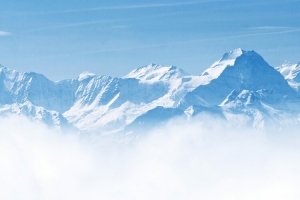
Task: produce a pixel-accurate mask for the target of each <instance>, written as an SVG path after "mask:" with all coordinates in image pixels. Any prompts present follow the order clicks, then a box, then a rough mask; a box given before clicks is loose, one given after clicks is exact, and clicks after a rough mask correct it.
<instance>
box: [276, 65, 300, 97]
mask: <svg viewBox="0 0 300 200" xmlns="http://www.w3.org/2000/svg"><path fill="white" fill-rule="evenodd" d="M275 69H276V70H278V71H279V72H280V73H281V74H282V76H283V77H284V78H285V79H286V80H287V82H288V84H289V85H290V86H291V87H292V88H293V89H294V90H295V91H296V92H298V93H300V62H298V63H297V64H291V63H289V62H285V63H283V65H281V66H279V67H276V68H275Z"/></svg>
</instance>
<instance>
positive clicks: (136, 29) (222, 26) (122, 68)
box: [0, 0, 300, 80]
mask: <svg viewBox="0 0 300 200" xmlns="http://www.w3.org/2000/svg"><path fill="white" fill-rule="evenodd" d="M299 8H300V1H297V0H285V1H284V0H282V1H280V0H260V1H258V0H254V1H241V0H215V1H214V0H210V1H205V0H191V1H188V0H187V1H181V0H176V1H174V0H173V1H170V0H161V1H155V0H152V1H148V0H143V1H133V0H127V1H124V0H123V1H121V0H115V1H113V0H111V1H92V0H85V1H79V0H73V1H71V0H60V1H58V0H52V1H47V0H45V1H38V0H22V1H21V0H3V1H0V19H1V20H0V64H1V65H3V66H6V67H9V68H11V69H16V70H18V71H35V72H38V73H42V74H44V75H46V76H47V77H48V78H50V79H52V80H60V79H65V78H76V77H77V76H78V74H79V73H81V72H83V71H90V72H94V73H96V74H97V75H111V76H124V75H125V74H127V73H128V72H129V71H131V70H132V69H134V68H137V67H140V66H143V65H147V64H149V63H155V64H162V65H175V66H178V67H180V68H182V69H184V70H185V71H187V72H189V73H191V74H195V75H196V74H200V73H201V72H202V71H203V70H204V69H206V68H207V67H209V66H210V65H211V64H212V63H213V62H214V61H216V60H218V59H219V58H220V57H221V56H222V55H223V54H224V53H225V52H227V51H230V50H233V49H235V48H238V47H241V48H243V49H245V50H255V51H256V52H258V53H259V54H261V55H262V56H263V57H264V58H265V60H266V61H267V62H268V63H269V64H271V65H273V66H277V65H280V64H282V63H283V62H284V61H285V60H288V61H291V62H292V63H296V62H298V61H299V60H300V12H299Z"/></svg>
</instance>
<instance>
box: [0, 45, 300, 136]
mask: <svg viewBox="0 0 300 200" xmlns="http://www.w3.org/2000/svg"><path fill="white" fill-rule="evenodd" d="M299 71H300V67H299V63H298V64H295V65H291V64H284V65H282V66H280V67H277V68H273V67H271V66H270V65H269V64H268V63H267V62H266V61H265V60H264V59H263V58H262V57H261V56H260V55H259V54H257V53H256V52H254V51H244V50H242V49H236V50H233V51H230V52H228V53H226V54H224V55H223V57H222V58H221V59H220V60H218V61H217V62H215V63H213V65H212V66H210V67H209V68H208V69H206V70H205V71H204V72H203V73H202V74H201V75H200V76H193V75H189V74H188V73H186V72H185V71H183V70H182V69H180V68H177V67H175V66H161V65H155V64H150V65H147V66H143V67H140V68H137V69H135V70H133V71H131V72H130V73H129V74H127V75H126V76H124V77H121V78H118V77H115V78H114V77H110V76H97V75H95V74H92V73H89V72H85V73H82V74H80V75H79V76H78V78H76V79H70V80H62V81H58V82H54V81H51V80H48V79H47V78H46V77H45V76H43V75H41V74H36V73H33V72H30V73H21V72H16V71H15V70H10V69H8V68H5V67H0V93H1V95H0V114H1V115H6V114H18V115H25V116H28V117H29V118H30V119H32V120H35V121H41V122H43V123H46V124H48V126H50V127H54V128H56V129H57V128H63V127H73V128H75V129H79V130H81V131H85V132H86V131H87V132H99V133H114V132H119V131H122V130H124V131H130V129H142V128H144V127H151V126H154V125H155V124H163V123H165V122H166V121H168V120H170V119H172V118H174V117H181V118H182V119H186V120H188V119H189V118H191V117H194V116H196V115H198V114H201V113H208V114H210V115H214V116H217V117H219V118H223V119H225V120H230V121H236V122H237V123H244V124H248V125H250V126H253V127H257V128H264V127H265V126H267V125H268V124H272V125H274V124H275V125H279V126H283V125H284V123H283V121H286V120H285V119H287V118H288V119H292V120H291V121H292V122H293V123H296V124H297V123H299V113H300V95H299V90H298V89H299V85H300V75H299ZM241 119H243V120H242V121H241Z"/></svg>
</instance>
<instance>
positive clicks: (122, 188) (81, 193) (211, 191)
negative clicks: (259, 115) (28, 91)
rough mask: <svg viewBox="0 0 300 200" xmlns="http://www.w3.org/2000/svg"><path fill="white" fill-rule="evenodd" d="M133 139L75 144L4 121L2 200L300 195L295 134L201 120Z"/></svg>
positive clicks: (0, 124)
mask: <svg viewBox="0 0 300 200" xmlns="http://www.w3.org/2000/svg"><path fill="white" fill-rule="evenodd" d="M16 124H17V125H18V126H16ZM132 137H133V138H132V140H131V142H130V143H124V142H122V137H115V138H119V139H115V138H110V137H93V139H89V138H87V137H81V138H78V137H77V136H75V135H66V134H57V133H54V132H51V131H49V130H47V129H46V128H45V127H44V126H42V125H37V124H33V123H31V122H28V121H27V120H25V119H20V118H10V119H3V118H2V119H1V120H0V151H1V154H0V190H1V192H0V199H164V200H165V199H207V200H209V199H221V200H222V199H230V200H234V199H275V200H276V199H299V197H300V192H299V189H298V188H299V184H300V173H299V169H300V160H299V157H300V145H299V141H300V140H299V139H300V137H299V135H298V134H297V130H295V131H294V133H293V132H291V131H290V132H281V133H279V132H278V133H268V132H260V131H257V130H253V129H248V128H245V127H239V128H236V127H234V126H232V125H230V124H227V123H225V122H223V121H218V120H217V119H212V118H210V117H205V116H201V120H199V119H198V120H195V121H190V122H189V123H184V122H182V121H175V122H170V123H169V124H167V125H166V126H165V127H160V128H157V129H156V130H153V131H150V133H148V134H146V133H140V135H139V138H138V139H136V138H135V137H134V136H132ZM127 139H128V138H127Z"/></svg>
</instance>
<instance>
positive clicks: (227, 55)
mask: <svg viewBox="0 0 300 200" xmlns="http://www.w3.org/2000/svg"><path fill="white" fill-rule="evenodd" d="M245 52H246V51H245V50H243V49H241V48H237V49H234V50H233V51H229V52H227V53H225V54H224V55H223V57H222V59H221V60H220V61H223V60H232V59H236V58H237V57H239V56H241V55H242V54H244V53H245Z"/></svg>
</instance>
